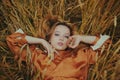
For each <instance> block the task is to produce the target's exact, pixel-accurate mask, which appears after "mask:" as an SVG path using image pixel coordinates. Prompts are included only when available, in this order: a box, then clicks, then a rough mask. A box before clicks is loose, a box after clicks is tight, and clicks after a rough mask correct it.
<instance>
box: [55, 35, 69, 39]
mask: <svg viewBox="0 0 120 80" xmlns="http://www.w3.org/2000/svg"><path fill="white" fill-rule="evenodd" d="M55 36H59V34H55ZM64 37H65V38H67V39H68V38H69V36H64Z"/></svg>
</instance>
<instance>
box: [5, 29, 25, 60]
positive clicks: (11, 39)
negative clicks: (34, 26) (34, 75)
mask: <svg viewBox="0 0 120 80" xmlns="http://www.w3.org/2000/svg"><path fill="white" fill-rule="evenodd" d="M19 31H20V30H19ZM25 36H26V34H24V33H21V32H18V31H16V32H15V33H13V34H11V35H9V36H7V38H6V41H7V44H8V46H9V48H10V50H11V51H12V52H13V53H14V54H15V58H16V59H17V58H18V55H20V49H21V47H22V46H23V45H25V44H27V41H26V39H25ZM25 55H26V53H25V51H23V52H22V56H21V57H22V58H24V57H25Z"/></svg>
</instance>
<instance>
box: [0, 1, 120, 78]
mask: <svg viewBox="0 0 120 80" xmlns="http://www.w3.org/2000/svg"><path fill="white" fill-rule="evenodd" d="M49 18H52V19H54V20H55V19H59V20H61V21H66V22H70V23H71V24H73V25H74V26H73V28H74V27H75V28H76V33H77V34H87V35H96V34H107V35H110V36H111V40H112V44H110V45H109V46H108V49H104V48H102V50H101V53H102V55H101V56H100V57H99V58H98V61H97V63H96V64H95V65H92V66H91V68H90V70H89V75H88V80H120V68H119V67H120V0H0V80H31V79H33V80H35V79H34V76H30V70H29V69H28V67H29V65H25V64H24V63H20V62H18V61H15V60H14V55H13V54H12V52H11V51H10V49H9V48H8V46H7V44H6V40H5V39H6V36H7V35H9V34H11V33H13V32H15V31H16V30H17V29H18V28H21V29H23V31H24V32H25V33H27V34H28V35H31V36H35V37H42V38H45V35H46V33H47V31H48V29H50V27H49V26H47V25H46V20H47V19H49ZM48 24H49V23H48ZM26 66H28V67H26ZM35 76H36V75H35Z"/></svg>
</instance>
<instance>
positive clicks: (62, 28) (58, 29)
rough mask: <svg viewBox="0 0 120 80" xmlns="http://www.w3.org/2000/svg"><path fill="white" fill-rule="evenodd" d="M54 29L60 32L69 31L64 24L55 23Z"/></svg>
mask: <svg viewBox="0 0 120 80" xmlns="http://www.w3.org/2000/svg"><path fill="white" fill-rule="evenodd" d="M55 31H60V32H61V31H63V32H67V33H68V32H69V33H70V29H69V28H68V27H67V26H65V25H57V26H56V28H55Z"/></svg>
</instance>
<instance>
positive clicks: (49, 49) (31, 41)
mask: <svg viewBox="0 0 120 80" xmlns="http://www.w3.org/2000/svg"><path fill="white" fill-rule="evenodd" d="M15 33H21V34H24V32H23V31H22V30H21V29H19V30H17V31H16V32H15ZM17 39H21V37H18V38H17ZM25 39H26V40H27V43H29V44H42V45H43V46H44V47H45V48H46V50H47V53H54V52H56V53H57V51H56V50H55V49H53V48H52V46H51V45H50V44H49V43H48V42H47V41H46V40H45V39H42V38H37V37H32V36H28V35H26V36H25Z"/></svg>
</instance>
